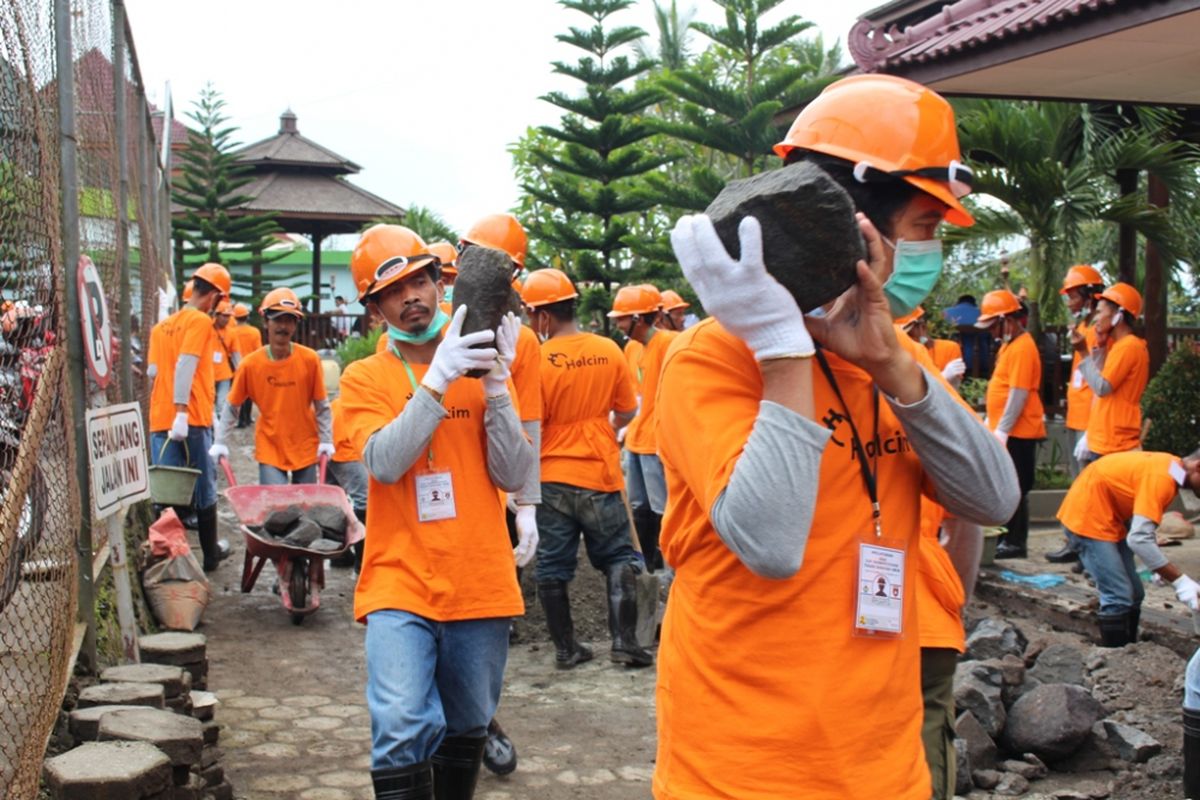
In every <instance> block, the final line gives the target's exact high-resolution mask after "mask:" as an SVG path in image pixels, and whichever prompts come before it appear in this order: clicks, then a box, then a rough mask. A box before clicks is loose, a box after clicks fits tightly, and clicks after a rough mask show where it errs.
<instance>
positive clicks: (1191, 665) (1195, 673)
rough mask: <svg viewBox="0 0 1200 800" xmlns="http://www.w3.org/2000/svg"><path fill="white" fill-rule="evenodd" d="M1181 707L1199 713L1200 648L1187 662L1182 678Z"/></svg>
mask: <svg viewBox="0 0 1200 800" xmlns="http://www.w3.org/2000/svg"><path fill="white" fill-rule="evenodd" d="M1183 707H1184V708H1190V709H1192V710H1193V711H1200V648H1197V650H1196V652H1194V653H1192V657H1191V658H1190V659H1189V660H1188V663H1187V671H1186V672H1184V678H1183Z"/></svg>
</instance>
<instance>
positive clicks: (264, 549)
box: [220, 457, 365, 625]
mask: <svg viewBox="0 0 1200 800" xmlns="http://www.w3.org/2000/svg"><path fill="white" fill-rule="evenodd" d="M327 461H328V459H327V458H324V457H323V458H322V459H321V466H320V478H319V479H318V480H319V481H320V482H319V483H315V484H312V483H296V484H287V485H284V486H238V485H237V481H236V480H235V479H234V477H233V470H232V469H230V468H229V461H228V460H227V459H226V458H224V457H222V458H221V460H220V464H221V469H223V470H224V471H225V477H226V479H227V480H228V481H229V488H228V489H226V490H225V492H224V494H225V497H226V498H228V500H229V504H230V505H231V506H233V513H234V514H236V515H237V518H238V521H239V522H240V523H241V527H242V537H243V538H244V539H245V543H246V560H245V562H244V563H243V565H242V591H243V592H249V591H250V590H251V589H253V588H254V584H255V582H256V581H257V580H258V575H259V573H260V572H262V568H263V565H264V564H265V563H266V562H267V561H270V562H271V563H272V564H274V565H275V571H276V572H277V573H278V574H279V596H280V598H281V599H282V600H283V608H284V610H285V611H287V612H288V613H289V614H290V615H291V617H292V622H293V623H295V624H296V625H299V624H300V623H301V622H303V621H304V618H305V617H307V616H308V615H309V614H311V613H313V612H314V611H316V610H317V609H318V608H319V607H320V605H321V590H322V589H324V588H325V559H327V558H337V557H338V556H340V555H345V553H346V551H347V550H349V549H350V548H351V547H353V546H354V545H355V544H357V543H358V542H360V541H362V539H363V536H364V535H365V531H364V529H363V526H362V523H361V522H359V521H358V517H356V516H354V508H353V506H351V505H350V500H349V499H348V498H347V497H346V493H345V492H344V491H343V490H342V489H341V487H339V486H330V485H328V484H326V483H325V467H326V462H327ZM293 505H294V506H299V507H300V508H301V509H308V508H311V507H312V506H316V505H331V506H339V507H341V508H342V509H344V510H345V513H346V540H345V542H344V543H342V546H341V547H339V548H338V549H337V550H333V551H325V550H310V549H308V548H305V547H296V546H293V545H289V544H284V543H283V542H281V541H278V540H276V539H273V538H271V536H270V534H266V533H256V532H255V531H253V530H251V529H250V527H249V526H251V525H258V526H261V525H262V524H263V523H264V522H265V521H266V519H267V517H269V516H270V515H271V512H273V511H279V510H282V509H286V508H287V507H288V506H293Z"/></svg>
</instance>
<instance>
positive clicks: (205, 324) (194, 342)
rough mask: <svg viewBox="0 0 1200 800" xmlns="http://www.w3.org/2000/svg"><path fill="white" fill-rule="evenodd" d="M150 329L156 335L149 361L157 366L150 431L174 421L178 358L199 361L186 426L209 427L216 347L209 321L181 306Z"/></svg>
mask: <svg viewBox="0 0 1200 800" xmlns="http://www.w3.org/2000/svg"><path fill="white" fill-rule="evenodd" d="M154 327H155V328H156V329H159V331H160V332H159V335H158V339H157V340H156V341H155V340H154V333H153V331H151V340H152V342H153V353H152V355H151V357H152V358H153V359H154V360H155V362H156V363H157V364H158V374H157V375H155V376H154V388H153V389H151V391H150V430H151V431H165V430H168V429H170V427H171V423H172V422H174V421H175V365H176V364H177V363H178V362H179V357H180V356H195V357H196V358H197V359H199V363H197V365H196V374H195V375H194V376H193V378H192V393H191V395H189V396H188V407H187V413H188V425H192V426H195V427H197V428H208V427H210V426H211V425H212V418H213V405H214V404H215V403H216V399H217V387H216V383H215V381H214V380H213V348H214V347H217V346H218V345H217V332H216V329H215V328H213V324H212V318H211V317H209V316H208V314H205V313H204V312H203V311H201V310H199V309H197V308H193V307H192V306H184V307H183V308H181V309H179V310H178V311H176V312H175V313H174V314H172V315H171V316H169V317H167V318H166V319H164V320H163V321H162V322H160V323H158V325H155V326H154Z"/></svg>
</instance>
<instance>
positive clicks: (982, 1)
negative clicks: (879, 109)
mask: <svg viewBox="0 0 1200 800" xmlns="http://www.w3.org/2000/svg"><path fill="white" fill-rule="evenodd" d="M1137 2H1138V0H959V2H956V3H952V4H949V5H946V6H943V7H942V8H941V10H940V12H936V13H935V14H934V15H933V16H931V17H930V18H928V19H926V20H924V21H923V22H919V23H917V24H916V25H912V26H909V27H906V28H904V29H903V30H900V29H899V28H897V27H895V26H892V27H891V28H889V29H887V30H882V29H878V28H876V24H875V23H874V22H873V21H872V20H870V19H869V18H863V19H860V20H859V21H858V22H857V23H855V25H854V27H853V28H852V29H851V30H850V35H849V37H848V39H847V47H848V48H849V50H850V53H851V55H852V56H853V57H854V61H855V62H856V63H857V64H858V66H859V67H860V68H861V69H863V70H864V71H868V72H873V71H879V70H887V69H888V68H892V67H898V66H901V65H912V64H920V63H925V62H930V61H935V60H943V59H948V58H953V57H954V56H956V55H960V54H964V53H967V52H969V51H975V50H978V49H982V48H986V47H989V46H991V45H995V44H997V43H999V42H1001V41H1002V40H1004V39H1008V38H1012V37H1014V36H1021V35H1027V34H1029V33H1032V32H1036V31H1041V30H1048V29H1052V28H1059V27H1067V26H1069V25H1071V24H1072V23H1074V22H1075V21H1076V20H1077V19H1079V18H1080V17H1083V16H1086V15H1093V14H1102V13H1105V12H1106V11H1108V10H1109V9H1113V8H1116V7H1118V6H1129V5H1134V4H1136V3H1137Z"/></svg>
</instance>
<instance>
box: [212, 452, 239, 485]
mask: <svg viewBox="0 0 1200 800" xmlns="http://www.w3.org/2000/svg"><path fill="white" fill-rule="evenodd" d="M217 463H218V464H220V465H221V469H222V470H224V471H225V480H227V481H229V485H230V486H237V485H238V484H237V478H235V477H233V470H232V469H230V467H229V459H228V458H226V457H225V456H221V457H220V458H219V459H217Z"/></svg>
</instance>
